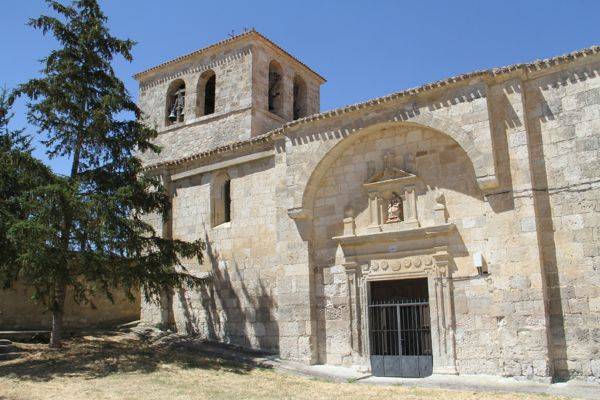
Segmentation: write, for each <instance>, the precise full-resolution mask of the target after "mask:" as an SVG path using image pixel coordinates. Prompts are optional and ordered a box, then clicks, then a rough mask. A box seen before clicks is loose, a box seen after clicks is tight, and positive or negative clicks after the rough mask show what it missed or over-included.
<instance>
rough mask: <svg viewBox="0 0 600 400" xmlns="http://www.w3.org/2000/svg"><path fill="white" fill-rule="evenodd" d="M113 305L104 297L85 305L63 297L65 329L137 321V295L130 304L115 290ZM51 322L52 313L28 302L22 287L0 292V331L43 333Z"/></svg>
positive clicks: (18, 286)
mask: <svg viewBox="0 0 600 400" xmlns="http://www.w3.org/2000/svg"><path fill="white" fill-rule="evenodd" d="M113 295H114V300H115V302H114V303H111V302H110V300H108V299H107V298H106V297H104V296H96V297H94V298H93V299H92V301H91V302H90V303H88V304H76V303H75V302H74V301H73V300H72V298H70V297H69V296H68V294H67V301H66V304H65V308H66V311H65V320H64V324H65V328H67V329H81V328H86V329H88V328H105V327H112V326H115V325H118V324H121V323H124V322H129V321H135V320H137V319H139V318H140V299H139V295H138V296H137V298H136V299H135V301H134V302H130V301H129V300H128V299H126V298H125V296H124V295H123V294H122V293H121V292H117V291H115V293H113ZM51 323H52V314H51V313H50V312H48V311H45V310H44V306H42V305H39V304H36V303H34V302H33V301H32V300H31V291H30V290H29V289H28V288H27V287H25V286H23V285H19V284H17V285H15V287H13V288H12V289H6V290H0V331H8V330H46V329H49V328H50V326H51Z"/></svg>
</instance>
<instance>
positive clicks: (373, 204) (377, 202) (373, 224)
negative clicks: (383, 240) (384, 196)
mask: <svg viewBox="0 0 600 400" xmlns="http://www.w3.org/2000/svg"><path fill="white" fill-rule="evenodd" d="M382 207H383V205H382V201H381V197H380V195H379V193H377V192H370V193H369V218H370V221H369V226H368V230H369V231H375V232H379V231H381V224H382V223H383V222H382V215H383V214H382Z"/></svg>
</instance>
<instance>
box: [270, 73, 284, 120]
mask: <svg viewBox="0 0 600 400" xmlns="http://www.w3.org/2000/svg"><path fill="white" fill-rule="evenodd" d="M282 80H283V73H282V70H281V66H280V65H279V64H278V63H277V62H275V61H271V64H269V111H270V112H272V113H273V114H277V115H279V116H280V117H283V82H282Z"/></svg>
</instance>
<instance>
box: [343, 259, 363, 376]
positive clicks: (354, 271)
mask: <svg viewBox="0 0 600 400" xmlns="http://www.w3.org/2000/svg"><path fill="white" fill-rule="evenodd" d="M344 267H346V278H347V285H348V309H349V314H350V321H349V326H348V328H349V331H350V342H351V346H352V361H353V364H355V365H357V364H364V361H365V360H364V357H365V351H364V349H363V346H364V340H363V325H364V324H363V307H362V304H363V299H362V296H361V292H362V289H361V286H362V284H363V283H362V272H361V271H362V269H361V266H360V265H359V264H357V263H354V262H350V263H347V264H344Z"/></svg>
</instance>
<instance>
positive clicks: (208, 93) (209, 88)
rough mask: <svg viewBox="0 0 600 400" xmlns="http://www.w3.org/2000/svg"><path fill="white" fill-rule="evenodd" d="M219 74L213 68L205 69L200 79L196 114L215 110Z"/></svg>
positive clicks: (199, 115)
mask: <svg viewBox="0 0 600 400" xmlns="http://www.w3.org/2000/svg"><path fill="white" fill-rule="evenodd" d="M216 85H217V76H216V75H215V72H214V71H213V70H208V71H204V72H203V73H202V75H200V79H199V80H198V90H197V91H196V93H197V98H196V114H197V116H198V117H201V116H203V115H210V114H213V113H214V112H215V99H216Z"/></svg>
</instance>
